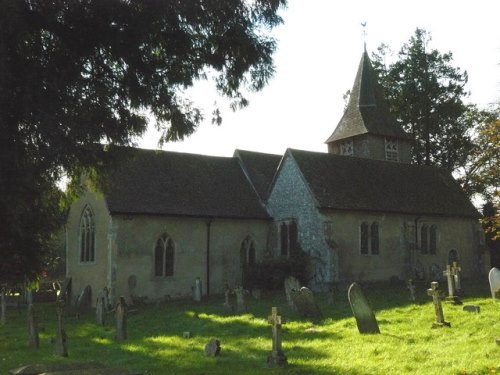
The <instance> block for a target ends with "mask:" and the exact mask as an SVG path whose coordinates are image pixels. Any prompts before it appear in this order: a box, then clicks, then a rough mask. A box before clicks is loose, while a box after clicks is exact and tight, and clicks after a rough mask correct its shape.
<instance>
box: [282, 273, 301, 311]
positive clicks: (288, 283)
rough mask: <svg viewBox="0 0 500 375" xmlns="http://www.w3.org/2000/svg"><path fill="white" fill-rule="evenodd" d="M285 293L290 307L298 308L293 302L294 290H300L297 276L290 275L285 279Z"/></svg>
mask: <svg viewBox="0 0 500 375" xmlns="http://www.w3.org/2000/svg"><path fill="white" fill-rule="evenodd" d="M284 284H285V295H286V301H287V302H288V306H290V308H292V309H294V310H296V309H297V308H296V306H295V304H294V303H293V299H292V290H300V283H299V280H297V279H296V278H295V277H293V276H290V277H287V278H286V279H285V282H284Z"/></svg>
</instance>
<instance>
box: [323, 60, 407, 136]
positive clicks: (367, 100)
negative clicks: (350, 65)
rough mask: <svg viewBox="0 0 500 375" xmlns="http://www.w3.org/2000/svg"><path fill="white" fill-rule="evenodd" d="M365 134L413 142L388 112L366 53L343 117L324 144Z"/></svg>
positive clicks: (385, 101) (360, 64)
mask: <svg viewBox="0 0 500 375" xmlns="http://www.w3.org/2000/svg"><path fill="white" fill-rule="evenodd" d="M362 134H374V135H380V136H384V137H392V138H400V139H406V140H408V139H410V137H409V136H408V135H407V134H406V133H405V132H404V131H403V129H402V128H401V126H400V125H399V124H398V123H397V121H396V118H395V117H394V116H393V115H392V113H391V112H390V111H389V106H388V104H387V100H386V99H385V96H384V94H383V91H382V88H381V86H380V84H379V83H378V78H377V74H376V72H375V70H374V69H373V67H372V65H371V62H370V58H369V57H368V53H367V52H366V51H364V52H363V55H362V56H361V61H360V63H359V68H358V72H357V74H356V78H355V80H354V84H353V87H352V90H351V95H350V98H349V103H348V104H347V108H346V110H345V112H344V115H343V116H342V118H341V119H340V122H339V123H338V125H337V127H336V128H335V130H334V131H333V133H332V135H331V136H330V137H329V138H328V139H327V140H326V142H325V143H330V142H334V141H338V140H341V139H345V138H350V137H354V136H357V135H362Z"/></svg>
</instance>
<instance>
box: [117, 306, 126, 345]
mask: <svg viewBox="0 0 500 375" xmlns="http://www.w3.org/2000/svg"><path fill="white" fill-rule="evenodd" d="M115 314H116V315H115V316H116V341H125V340H126V339H127V304H126V303H125V298H124V297H123V296H121V297H120V299H119V301H118V304H117V305H116V313H115Z"/></svg>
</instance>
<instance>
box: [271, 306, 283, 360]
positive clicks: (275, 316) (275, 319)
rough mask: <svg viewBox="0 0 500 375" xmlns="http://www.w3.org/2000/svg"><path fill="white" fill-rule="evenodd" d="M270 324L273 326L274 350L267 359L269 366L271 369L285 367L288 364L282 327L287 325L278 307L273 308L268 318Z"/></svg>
mask: <svg viewBox="0 0 500 375" xmlns="http://www.w3.org/2000/svg"><path fill="white" fill-rule="evenodd" d="M267 321H268V322H269V324H271V325H272V335H273V337H272V340H273V344H272V349H271V354H270V355H269V356H268V357H267V364H268V365H269V366H270V367H285V366H286V365H287V363H288V359H287V358H286V355H285V353H284V352H283V348H282V338H281V325H282V324H285V323H286V321H285V319H284V318H283V317H282V316H281V314H280V309H279V308H278V307H272V308H271V315H269V317H268V318H267Z"/></svg>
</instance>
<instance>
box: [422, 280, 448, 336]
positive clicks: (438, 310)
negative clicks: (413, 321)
mask: <svg viewBox="0 0 500 375" xmlns="http://www.w3.org/2000/svg"><path fill="white" fill-rule="evenodd" d="M427 294H428V295H429V296H431V297H432V302H433V304H434V312H435V314H436V321H435V322H434V323H432V328H439V327H451V324H450V323H449V322H447V321H445V320H444V314H443V306H442V305H441V290H440V289H439V283H438V282H436V281H433V282H431V287H430V289H427Z"/></svg>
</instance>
